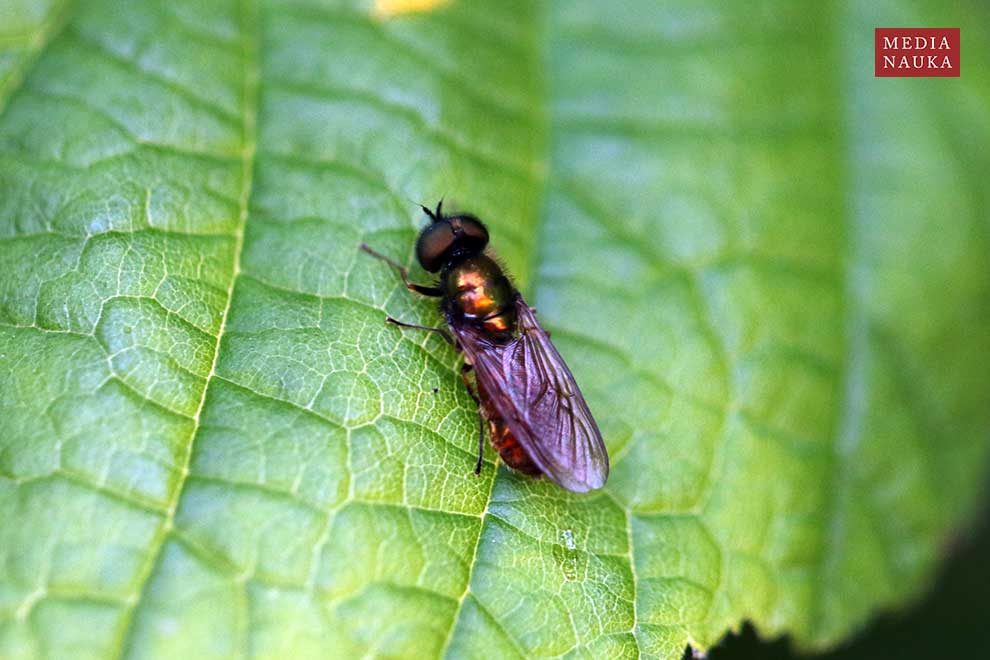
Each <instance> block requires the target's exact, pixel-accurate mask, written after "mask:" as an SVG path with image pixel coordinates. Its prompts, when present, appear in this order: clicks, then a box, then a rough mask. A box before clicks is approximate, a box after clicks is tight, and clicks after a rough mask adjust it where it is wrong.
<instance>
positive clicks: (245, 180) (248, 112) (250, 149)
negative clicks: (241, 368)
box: [113, 0, 261, 658]
mask: <svg viewBox="0 0 990 660" xmlns="http://www.w3.org/2000/svg"><path fill="white" fill-rule="evenodd" d="M240 6H241V30H242V34H241V56H242V59H243V62H244V70H243V72H242V75H243V87H242V92H243V103H244V107H243V111H242V115H241V121H242V133H243V137H242V139H243V144H242V148H241V182H242V183H241V194H240V197H239V199H238V218H237V224H236V227H235V230H234V250H233V262H232V264H231V276H230V282H229V284H228V286H227V299H226V304H225V306H224V309H223V313H222V314H221V317H220V327H219V329H218V330H217V337H216V343H215V344H214V347H213V358H212V361H211V363H210V371H209V373H208V374H207V376H206V379H205V382H204V384H203V392H202V395H201V396H200V400H199V404H198V406H197V408H196V412H195V414H194V415H193V428H192V431H191V432H190V434H189V439H188V440H187V441H186V443H185V452H184V455H183V457H182V464H181V468H180V471H179V477H178V481H177V483H176V484H175V487H174V488H173V495H172V498H171V500H170V502H169V504H168V509H167V510H166V513H165V520H163V521H162V523H161V525H160V527H159V530H158V532H157V533H156V535H155V538H154V539H153V540H152V548H151V550H150V552H149V553H148V560H147V562H146V563H145V565H144V566H143V567H142V569H141V574H140V576H139V578H138V583H137V589H136V590H135V595H134V597H133V600H132V602H131V604H130V607H129V608H128V610H127V612H126V613H125V616H124V622H123V625H122V626H121V632H120V635H119V637H118V640H117V642H116V644H115V647H116V651H115V652H114V653H113V656H114V657H117V658H123V657H125V656H126V655H128V651H129V648H130V641H131V638H132V635H133V632H134V619H135V616H136V613H137V610H138V608H139V607H140V606H141V602H142V600H143V599H144V597H145V594H146V592H147V590H148V587H149V585H150V583H151V578H152V575H153V574H154V571H155V567H156V566H157V565H158V563H159V560H160V558H161V555H162V551H163V550H164V548H165V545H166V542H167V541H168V538H169V535H170V533H171V532H172V530H173V528H174V526H175V514H176V511H177V510H178V508H179V504H180V502H181V500H182V494H183V492H184V490H185V484H186V481H187V479H188V476H189V470H190V464H191V461H192V455H193V449H194V447H195V444H196V438H197V436H198V435H199V430H200V428H201V423H200V421H201V417H202V413H203V407H204V406H205V404H206V399H207V395H208V394H209V390H210V386H211V384H212V383H213V382H214V376H215V375H216V366H217V359H218V357H219V355H220V345H221V343H222V340H223V335H224V330H225V328H226V325H227V316H228V314H229V313H230V307H231V302H232V301H233V298H234V288H235V285H236V283H237V278H238V275H239V274H240V263H241V252H242V251H243V248H244V233H245V228H246V226H247V220H248V215H249V210H250V199H251V192H252V189H253V183H254V165H255V156H256V154H257V138H258V135H257V132H258V128H257V117H258V100H259V87H260V69H261V65H260V61H259V57H260V53H259V45H260V25H259V17H258V0H241V2H240Z"/></svg>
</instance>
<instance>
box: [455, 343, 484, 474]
mask: <svg viewBox="0 0 990 660" xmlns="http://www.w3.org/2000/svg"><path fill="white" fill-rule="evenodd" d="M473 368H474V367H472V366H471V365H470V364H468V363H467V362H465V363H464V364H462V365H461V380H463V381H464V387H466V388H467V391H468V394H470V395H471V398H472V399H474V402H475V404H477V406H478V462H477V463H475V465H474V476H476V477H477V476H479V475H480V474H481V460H482V459H483V458H484V457H485V416H484V415H483V414H482V413H481V400H480V399H478V395H477V393H476V392H475V391H474V386H473V385H471V381H470V380H468V374H469V373H471V370H472V369H473Z"/></svg>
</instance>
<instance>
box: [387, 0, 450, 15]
mask: <svg viewBox="0 0 990 660" xmlns="http://www.w3.org/2000/svg"><path fill="white" fill-rule="evenodd" d="M447 2H448V0H375V15H376V16H379V17H381V18H390V17H392V16H398V15H399V14H410V13H413V12H422V11H430V10H432V9H436V8H437V7H440V6H441V5H445V4H447Z"/></svg>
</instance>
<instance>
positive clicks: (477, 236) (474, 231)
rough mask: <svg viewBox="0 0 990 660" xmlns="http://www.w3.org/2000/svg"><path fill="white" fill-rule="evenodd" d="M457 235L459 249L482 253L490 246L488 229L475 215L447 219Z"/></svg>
mask: <svg viewBox="0 0 990 660" xmlns="http://www.w3.org/2000/svg"><path fill="white" fill-rule="evenodd" d="M447 221H448V222H450V224H451V226H452V227H453V228H454V233H455V234H457V245H458V247H460V248H462V249H464V250H466V251H468V252H481V251H482V250H484V249H485V246H486V245H488V229H487V228H486V227H485V225H483V224H482V223H481V220H478V218H476V217H474V216H473V215H467V214H464V215H455V216H450V217H448V218H447Z"/></svg>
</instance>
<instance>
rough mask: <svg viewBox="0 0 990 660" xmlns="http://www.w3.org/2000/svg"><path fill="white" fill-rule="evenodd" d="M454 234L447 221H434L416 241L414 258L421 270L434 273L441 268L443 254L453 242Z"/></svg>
mask: <svg viewBox="0 0 990 660" xmlns="http://www.w3.org/2000/svg"><path fill="white" fill-rule="evenodd" d="M454 240H455V236H454V232H453V231H452V230H451V226H450V224H449V223H447V222H434V223H433V224H432V225H430V226H428V227H426V228H425V229H424V230H423V231H422V232H421V233H420V235H419V240H417V241H416V258H417V259H419V265H420V266H422V267H423V270H425V271H427V272H430V273H436V272H437V271H439V270H440V269H441V268H443V255H444V254H445V253H446V252H447V250H449V249H450V246H451V245H453V244H454Z"/></svg>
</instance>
